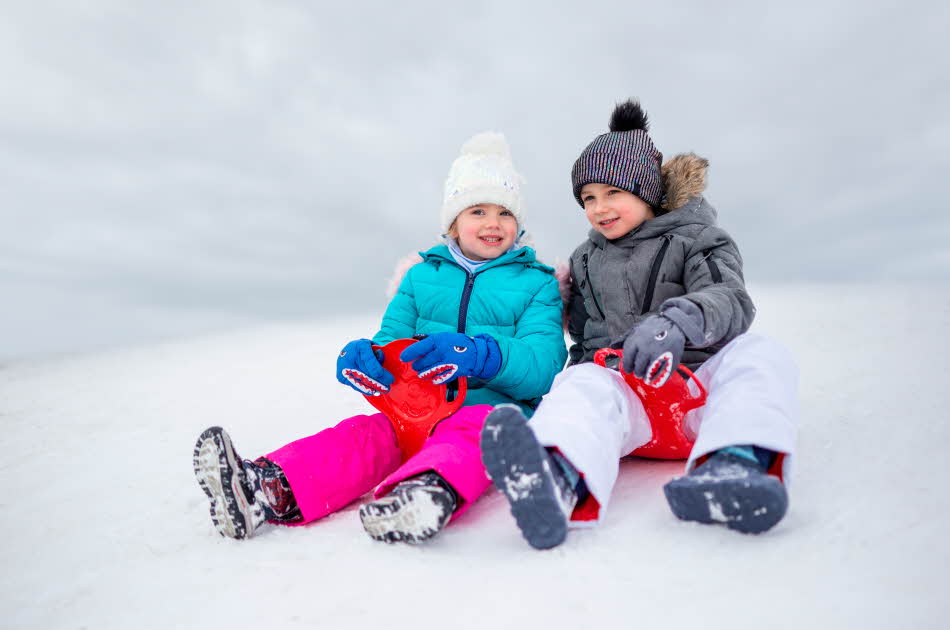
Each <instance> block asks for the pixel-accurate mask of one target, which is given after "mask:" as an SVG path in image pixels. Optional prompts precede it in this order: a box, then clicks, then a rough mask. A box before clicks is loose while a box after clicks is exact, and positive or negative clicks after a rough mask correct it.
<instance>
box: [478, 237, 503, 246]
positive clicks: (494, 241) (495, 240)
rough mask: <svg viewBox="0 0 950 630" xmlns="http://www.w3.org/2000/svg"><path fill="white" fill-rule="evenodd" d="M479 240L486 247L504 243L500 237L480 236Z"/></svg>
mask: <svg viewBox="0 0 950 630" xmlns="http://www.w3.org/2000/svg"><path fill="white" fill-rule="evenodd" d="M478 240H480V241H481V242H483V243H485V244H486V245H497V244H498V243H500V242H501V241H502V238H501V237H500V236H479V237H478Z"/></svg>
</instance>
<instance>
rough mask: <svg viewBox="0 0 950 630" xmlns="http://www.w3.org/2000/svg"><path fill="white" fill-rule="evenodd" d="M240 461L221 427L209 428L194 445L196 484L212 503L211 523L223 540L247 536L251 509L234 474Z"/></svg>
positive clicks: (249, 529) (251, 517)
mask: <svg viewBox="0 0 950 630" xmlns="http://www.w3.org/2000/svg"><path fill="white" fill-rule="evenodd" d="M240 466H241V461H240V459H239V458H238V455H237V453H236V452H235V451H234V447H233V446H232V445H231V438H230V437H229V436H228V434H227V433H226V432H225V431H224V429H222V428H221V427H211V428H210V429H207V430H206V431H205V432H204V433H202V434H201V437H199V438H198V442H197V443H196V444H195V453H194V468H195V477H196V478H197V479H198V485H200V486H201V489H202V490H204V493H205V494H206V495H207V496H208V500H209V501H210V502H211V521H212V522H213V523H214V528H215V529H216V530H217V531H218V533H219V534H221V535H222V536H224V537H226V538H237V539H243V538H248V537H249V536H250V533H251V530H252V528H250V527H248V525H249V524H252V523H253V522H254V519H253V510H252V507H251V505H250V504H249V503H248V500H247V497H246V496H245V494H244V491H243V490H242V488H241V486H240V480H239V479H238V476H237V475H236V474H235V471H236V470H238V469H239V467H240Z"/></svg>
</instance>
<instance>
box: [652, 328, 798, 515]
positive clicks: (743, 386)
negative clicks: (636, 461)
mask: <svg viewBox="0 0 950 630" xmlns="http://www.w3.org/2000/svg"><path fill="white" fill-rule="evenodd" d="M697 376H698V377H699V378H700V379H701V380H702V381H703V382H705V383H706V386H707V390H708V392H709V396H708V398H707V402H706V405H705V406H704V407H703V408H702V409H699V410H696V411H695V412H692V413H691V414H690V415H689V416H687V419H686V420H687V433H689V432H691V431H696V432H698V435H697V439H696V445H695V446H694V447H693V451H692V453H690V458H689V462H688V464H687V470H688V471H689V474H687V475H685V476H683V477H679V478H677V479H674V480H672V481H670V482H669V483H667V484H666V485H665V486H664V488H663V490H664V493H665V494H666V499H667V501H668V502H669V504H670V508H671V509H672V510H673V513H674V514H675V515H676V516H677V517H678V518H680V519H683V520H687V521H698V522H700V523H721V524H724V525H726V526H727V527H729V528H730V529H735V530H738V531H740V532H744V533H761V532H764V531H767V530H769V529H771V528H772V527H773V526H774V525H775V524H776V523H778V522H779V521H780V520H781V519H782V517H784V516H785V512H786V510H787V509H788V494H787V492H786V489H785V485H784V484H783V483H782V481H781V480H780V479H785V478H787V477H786V475H785V473H787V471H788V466H789V463H790V462H791V455H792V452H793V450H794V444H795V428H796V425H797V422H798V397H797V393H796V389H797V384H798V372H797V368H796V367H795V363H794V361H793V360H792V358H791V356H790V355H789V354H788V352H787V351H786V350H785V349H784V348H782V347H781V346H780V345H778V344H777V343H775V342H773V341H771V340H769V339H766V338H765V337H762V336H759V335H743V336H740V337H738V338H736V339H735V340H733V341H732V342H731V343H730V344H729V345H727V346H726V347H725V348H723V349H722V350H721V351H720V352H719V353H718V354H716V356H715V357H713V358H712V359H711V360H710V361H708V362H707V363H706V364H704V365H703V366H702V367H701V368H700V369H699V370H697ZM769 472H771V473H773V474H768V473H769Z"/></svg>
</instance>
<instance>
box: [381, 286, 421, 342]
mask: <svg viewBox="0 0 950 630" xmlns="http://www.w3.org/2000/svg"><path fill="white" fill-rule="evenodd" d="M412 271H413V269H412V268H410V269H409V271H408V272H407V273H406V275H405V276H403V278H402V282H400V283H399V289H398V290H397V291H396V295H394V296H393V299H392V300H390V301H389V306H387V307H386V312H385V313H384V314H383V323H382V325H380V328H379V332H378V333H376V334H375V335H373V343H375V344H377V345H384V344H387V343H389V342H390V341H393V340H395V339H406V338H409V337H412V336H413V335H414V334H416V320H417V319H418V317H419V311H418V310H417V308H416V295H415V290H414V289H413V286H412V275H413V274H412Z"/></svg>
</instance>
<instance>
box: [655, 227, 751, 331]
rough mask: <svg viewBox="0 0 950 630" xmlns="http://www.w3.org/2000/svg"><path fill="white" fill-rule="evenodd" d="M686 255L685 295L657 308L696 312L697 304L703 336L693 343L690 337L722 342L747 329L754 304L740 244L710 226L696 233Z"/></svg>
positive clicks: (724, 232)
mask: <svg viewBox="0 0 950 630" xmlns="http://www.w3.org/2000/svg"><path fill="white" fill-rule="evenodd" d="M686 256H687V257H686V268H685V270H684V273H683V281H684V284H685V287H686V295H683V296H681V297H677V298H671V299H669V300H666V301H665V302H664V303H663V305H662V306H661V307H660V312H663V311H664V310H666V309H669V308H674V307H676V308H680V309H681V310H682V311H684V312H694V313H695V312H696V309H695V307H693V305H695V306H698V307H699V310H700V312H701V313H702V317H701V319H702V320H703V322H702V324H701V325H702V330H703V340H702V342H701V343H696V342H695V341H698V340H692V339H691V340H690V342H691V345H693V346H694V347H697V348H708V347H711V346H723V345H725V344H727V343H729V342H730V341H732V340H733V339H735V338H736V337H738V336H739V335H741V334H742V333H744V332H746V331H747V330H748V329H749V327H750V326H751V325H752V320H753V318H754V317H755V306H754V305H753V304H752V298H751V297H749V294H748V292H746V288H745V279H744V278H743V275H742V256H741V255H740V254H739V248H738V247H736V244H735V241H733V240H732V238H731V237H730V236H729V235H728V234H727V233H726V231H725V230H723V229H722V228H719V227H715V226H710V227H708V228H706V229H705V230H703V231H702V232H701V233H700V234H699V237H698V238H697V239H696V241H695V242H694V243H693V245H692V247H691V248H690V249H689V251H688V252H687V255H686ZM682 301H686V302H688V303H689V304H683V303H682ZM697 319H698V318H697ZM696 323H697V324H698V323H699V322H696Z"/></svg>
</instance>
